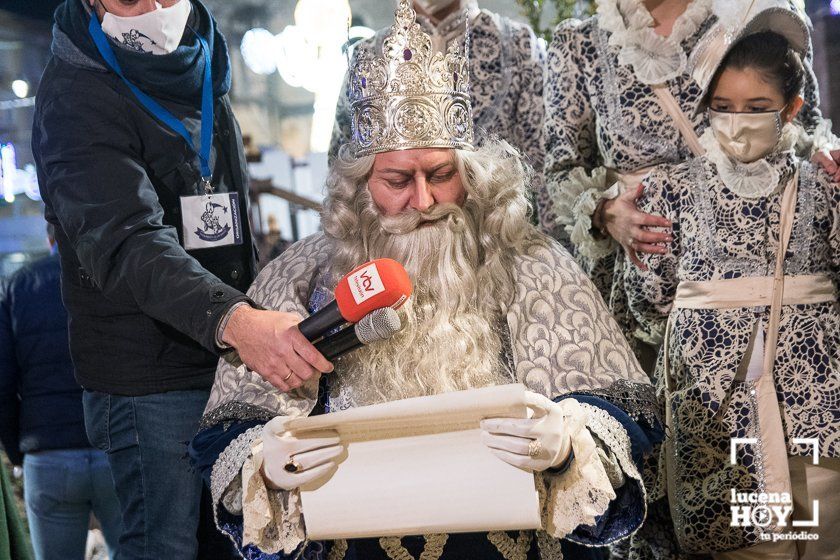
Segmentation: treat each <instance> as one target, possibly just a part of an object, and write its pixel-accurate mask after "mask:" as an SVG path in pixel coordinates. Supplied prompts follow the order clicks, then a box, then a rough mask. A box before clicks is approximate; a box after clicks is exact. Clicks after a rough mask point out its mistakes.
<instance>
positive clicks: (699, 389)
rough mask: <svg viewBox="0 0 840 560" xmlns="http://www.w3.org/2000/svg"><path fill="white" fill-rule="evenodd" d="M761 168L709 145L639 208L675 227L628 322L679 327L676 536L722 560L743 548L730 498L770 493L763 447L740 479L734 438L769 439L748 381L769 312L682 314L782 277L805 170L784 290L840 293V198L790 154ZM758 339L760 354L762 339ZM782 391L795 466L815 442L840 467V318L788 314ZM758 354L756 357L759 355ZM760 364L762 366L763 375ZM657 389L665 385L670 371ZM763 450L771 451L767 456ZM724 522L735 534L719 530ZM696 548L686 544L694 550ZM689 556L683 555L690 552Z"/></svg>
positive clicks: (784, 150)
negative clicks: (678, 305) (782, 249)
mask: <svg viewBox="0 0 840 560" xmlns="http://www.w3.org/2000/svg"><path fill="white" fill-rule="evenodd" d="M785 136H786V138H784V139H783V142H782V143H780V146H781V149H780V150H779V151H777V152H776V153H774V154H773V155H771V156H770V157H768V158H767V159H763V160H759V161H757V162H754V163H752V164H748V165H743V164H739V163H735V162H733V161H731V160H730V159H729V158H728V157H727V156H726V155H725V154H724V153H723V152H722V151H721V150H720V148H719V147H718V145H717V142H716V141H715V139H714V136H713V134H711V131H708V132H707V133H706V134H705V135H704V136H703V137H702V138H701V141H702V143H703V145H704V146H705V147H706V148H707V150H708V151H707V155H706V156H704V157H700V158H696V159H694V160H692V161H689V162H686V163H683V164H679V165H676V166H662V167H661V168H658V169H657V170H656V171H654V172H653V173H652V174H651V175H650V176H649V177H648V179H647V180H646V181H645V186H646V194H645V196H644V198H643V199H642V200H641V201H640V208H641V209H642V210H643V211H645V212H652V213H656V214H660V215H663V216H666V217H667V218H668V219H670V220H672V221H673V223H674V241H673V242H672V243H671V244H670V247H669V251H668V254H667V255H664V256H663V255H648V256H645V257H644V258H643V260H644V261H645V263H646V264H647V265H648V266H649V270H648V271H642V270H639V269H637V268H636V267H628V268H627V269H626V270H625V280H626V289H627V292H628V295H629V303H630V308H631V309H632V311H633V312H634V314H635V316H636V317H637V318H638V319H639V322H640V324H641V325H642V326H643V327H644V328H645V329H647V331H648V334H649V335H650V336H651V338H654V339H659V338H661V336H662V333H661V330H660V329H661V324H662V320H663V319H664V318H666V317H668V316H669V315H670V321H671V331H670V336H669V339H668V340H669V342H668V347H667V348H665V352H667V355H668V361H669V371H670V375H669V377H670V379H671V387H673V391H672V397H671V405H670V406H671V410H672V418H673V425H672V426H671V427H670V432H669V433H670V434H671V437H673V441H674V452H675V454H676V457H677V460H675V465H676V467H675V469H674V472H669V473H668V477H669V478H670V477H673V478H674V480H675V488H676V492H675V495H674V496H671V497H670V499H671V501H672V503H676V504H677V505H676V508H675V511H677V516H676V517H675V519H674V522H675V523H676V524H677V526H678V527H680V526H683V527H686V526H687V527H691V531H690V534H691V535H694V538H696V539H699V540H701V541H709V540H713V541H715V542H717V543H718V544H719V546H720V547H721V549H727V548H737V547H738V546H743V542H742V540H741V539H743V538H744V536H743V535H742V534H740V533H739V531H740V530H739V529H737V528H736V529H732V528H730V527H728V525H729V522H728V520H729V518H730V509H729V507H730V503H729V492H730V489H731V488H738V489H739V491H741V489H743V491H749V490H750V489H756V488H760V487H761V484H762V476H763V475H762V473H761V470H760V468H759V467H756V465H760V464H762V462H763V461H762V457H761V449H762V445H755V446H745V447H744V448H743V449H739V450H738V454H739V457H738V465H737V466H736V467H730V466H729V465H730V461H729V453H730V441H731V440H730V438H732V437H759V439H760V435H759V433H758V430H757V422H756V418H757V415H756V410H755V406H756V403H755V402H753V401H754V399H752V398H751V396H750V395H751V393H750V388H751V387H752V385H751V381H750V379H751V375H750V373H749V371H747V373H746V374H744V373H741V372H743V371H745V370H744V366H746V364H751V363H752V362H750V357H751V355H752V354H756V353H758V355H759V356H761V355H763V353H761V352H760V349H761V348H762V347H763V343H762V342H761V341H762V340H764V339H766V336H760V335H765V332H764V331H765V329H766V325H767V323H768V317H769V308H768V307H763V306H762V307H756V308H752V307H751V308H735V309H721V310H715V309H675V310H671V305H672V303H673V301H674V296H675V292H676V288H677V284H678V283H679V282H681V281H700V282H705V281H714V280H721V279H732V278H742V277H753V276H772V275H773V270H774V267H775V260H776V251H777V247H778V244H779V229H780V228H779V223H780V207H781V198H782V186H784V185H785V184H786V183H787V182H788V180H789V179H790V178H791V177H792V176H793V173H794V172H795V170H796V168H797V167H799V168H800V175H799V188H798V193H797V199H796V211H795V219H794V221H793V230H792V234H791V240H790V245H789V247H788V251H787V254H786V258H785V263H784V270H785V275H787V276H805V275H825V276H828V277H829V278H830V279H831V280H832V282H833V284H834V288H835V290H836V289H837V288H838V287H840V185H837V184H835V183H832V182H831V180H830V178H829V177H828V176H827V175H826V174H824V173H822V172H821V171H820V170H818V169H816V167H815V166H814V165H812V164H810V163H807V162H800V161H799V160H798V159H797V158H796V157H795V156H794V154H793V152H792V151H791V150H790V149H789V148H790V147H791V146H792V143H793V142H792V139H791V138H790V137H789V135H788V134H786V135H785ZM755 329H758V336H756V337H755V342H751V335H752V333H753V331H754V330H755ZM778 340H779V342H778V350H777V356H776V362H775V369H774V380H775V384H776V392H777V395H778V399H779V404H780V408H781V410H782V415H783V425H784V430H785V438H786V442H785V443H786V445H787V451H788V454H789V455H802V456H808V455H809V454H811V453H813V449H812V446H811V445H808V444H802V443H794V442H793V441H792V440H793V438H817V439H818V440H819V450H820V454H821V455H822V456H823V457H838V456H840V305H838V302H837V299H836V292H835V299H834V301H831V302H824V303H812V304H799V305H784V306H783V307H782V311H781V323H780V326H779V339H778ZM751 347H752V348H754V349H753V350H752V353H751V351H750V348H751ZM759 363H760V361H759ZM657 375H658V377H659V378H660V379H661V378H662V377H663V376H664V372H663V371H662V361H661V360H660V364H659V369H658V374H657ZM765 443H766V442H765ZM722 519H726V520H727V523H725V524H723V523H721V522H720V521H721V520H722ZM684 538H688V537H684ZM692 544H695V545H696V544H697V543H691V542H686V543H684V545H685V546H687V547H688V548H691V546H692Z"/></svg>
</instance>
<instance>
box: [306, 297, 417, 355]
mask: <svg viewBox="0 0 840 560" xmlns="http://www.w3.org/2000/svg"><path fill="white" fill-rule="evenodd" d="M400 330H402V321H400V316H399V315H398V314H397V312H396V311H394V310H393V309H392V308H390V307H383V308H382V309H377V310H375V311H373V312H371V313H369V314H367V315H365V316H364V317H362V319H361V321H359V322H358V323H356V324H355V325H352V326H350V327H347V328H345V329H343V330H341V331H339V332H337V333H335V334H333V335H330V336H328V337H326V338H325V339H323V340H321V341H319V342H317V343H315V348H317V349H318V352H320V353H321V354H323V355H324V357H325V358H326V359H327V360H329V361H332V360H334V359H336V358H340V357H341V356H343V355H344V354H346V353H347V352H350V351H351V350H355V349H356V348H359V347H361V346H364V345H367V344H370V343H371V342H376V341H377V340H385V339H386V338H391V337H392V336H394V335H395V334H397V333H398V332H399V331H400Z"/></svg>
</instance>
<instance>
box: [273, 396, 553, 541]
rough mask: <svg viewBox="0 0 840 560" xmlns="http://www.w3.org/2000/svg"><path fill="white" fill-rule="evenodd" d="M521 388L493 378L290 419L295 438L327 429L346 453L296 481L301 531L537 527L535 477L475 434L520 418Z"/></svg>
mask: <svg viewBox="0 0 840 560" xmlns="http://www.w3.org/2000/svg"><path fill="white" fill-rule="evenodd" d="M527 414H528V409H527V407H526V405H525V387H524V385H521V384H513V385H502V386H497V387H487V388H483V389H474V390H469V391H461V392H457V393H447V394H443V395H436V396H432V397H419V398H414V399H406V400H401V401H393V402H389V403H383V404H378V405H373V406H366V407H359V408H354V409H350V410H344V411H340V412H335V413H332V414H326V415H322V416H312V417H306V418H296V419H293V420H291V421H290V422H288V423H287V425H286V429H287V430H289V431H291V432H293V433H294V434H295V435H296V436H297V437H306V436H307V435H311V436H313V437H314V436H316V435H317V433H318V432H319V431H321V430H324V429H329V430H336V431H337V432H338V433H339V434H340V436H341V440H342V443H343V444H344V445H345V446H346V450H347V453H346V455H345V456H344V457H343V460H342V462H341V463H340V464H339V466H338V469H337V470H336V471H335V472H334V473H333V475H332V476H331V477H330V478H329V479H328V480H327V481H326V482H321V483H320V485H318V486H315V487H312V486H310V487H304V488H302V489H301V501H302V507H303V516H304V520H305V522H306V533H307V536H308V537H309V538H310V539H313V540H319V539H339V538H364V537H383V536H403V535H418V534H429V533H463V532H478V531H499V530H516V529H536V528H539V527H540V512H539V500H538V496H537V491H536V487H535V484H534V475H533V474H531V473H528V472H525V471H523V470H521V469H519V468H517V467H513V466H511V465H508V464H507V463H505V462H503V461H501V460H500V459H498V458H497V457H495V456H494V455H493V454H491V453H490V450H489V449H488V448H487V447H486V446H485V445H484V444H483V443H482V442H481V438H480V434H481V430H480V428H479V422H480V421H481V420H482V419H484V418H495V417H507V418H525V417H526V416H527Z"/></svg>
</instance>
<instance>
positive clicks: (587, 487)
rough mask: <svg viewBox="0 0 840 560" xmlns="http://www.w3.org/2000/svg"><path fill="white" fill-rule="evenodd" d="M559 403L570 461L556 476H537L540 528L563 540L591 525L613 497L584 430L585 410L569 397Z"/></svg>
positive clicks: (605, 474) (546, 474) (586, 417)
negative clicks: (540, 492) (540, 488)
mask: <svg viewBox="0 0 840 560" xmlns="http://www.w3.org/2000/svg"><path fill="white" fill-rule="evenodd" d="M559 404H560V406H562V407H563V408H564V411H563V414H564V417H565V419H566V423H567V425H568V429H569V434H570V436H571V440H572V452H573V453H574V459H572V462H571V463H570V464H569V468H568V469H566V470H565V471H564V472H562V473H560V474H550V473H548V472H546V473H543V474H542V475H540V476H541V480H542V483H543V484H544V487H545V494H544V496H545V498H544V499H545V505H544V507H543V527H545V531H546V532H547V533H548V534H549V535H551V536H552V537H555V538H563V537H565V536H566V535H568V534H570V533H571V532H572V531H574V530H575V529H577V528H578V527H579V526H581V525H594V524H595V521H596V518H597V517H598V516H600V515H602V514H603V513H604V512H605V511H607V508H608V507H609V505H610V501H612V500H614V499H615V497H616V494H615V491H614V490H613V484H612V481H611V480H610V476H609V475H608V473H607V471H606V469H605V468H604V464H603V463H602V461H601V454H600V453H599V448H598V446H597V445H596V443H595V439H594V438H593V437H592V434H591V433H590V431H589V429H588V424H589V420H590V415H589V411H588V409H585V408H584V405H581V404H580V403H579V402H577V401H576V400H574V399H571V398H570V399H564V400H562V401H560V403H559Z"/></svg>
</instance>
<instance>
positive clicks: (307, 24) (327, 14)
mask: <svg viewBox="0 0 840 560" xmlns="http://www.w3.org/2000/svg"><path fill="white" fill-rule="evenodd" d="M351 18H352V13H351V11H350V3H349V2H348V1H347V0H298V3H297V6H295V25H297V26H298V27H300V28H301V29H302V30H303V31H304V32H305V33H306V35H307V36H308V37H311V38H312V39H313V40H314V42H316V43H318V44H329V43H335V42H336V40H338V42H339V44H340V43H343V42H344V38H345V37H346V36H347V28H348V27H349V26H350V20H351Z"/></svg>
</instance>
